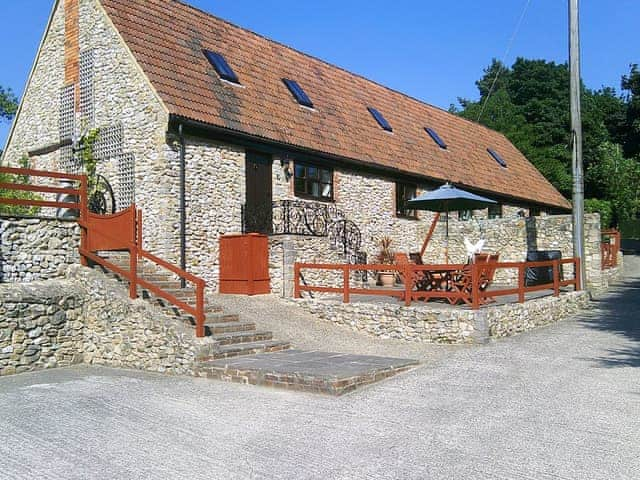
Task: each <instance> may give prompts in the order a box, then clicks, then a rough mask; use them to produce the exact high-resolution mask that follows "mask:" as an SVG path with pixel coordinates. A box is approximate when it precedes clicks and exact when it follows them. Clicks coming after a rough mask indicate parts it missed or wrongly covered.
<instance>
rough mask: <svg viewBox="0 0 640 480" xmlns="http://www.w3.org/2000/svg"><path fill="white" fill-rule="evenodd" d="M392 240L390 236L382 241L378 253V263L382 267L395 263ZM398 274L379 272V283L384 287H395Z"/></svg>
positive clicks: (385, 271) (390, 271) (386, 271)
mask: <svg viewBox="0 0 640 480" xmlns="http://www.w3.org/2000/svg"><path fill="white" fill-rule="evenodd" d="M391 242H392V240H391V238H390V237H388V236H385V237H382V238H381V239H380V252H378V257H377V259H378V263H379V264H382V265H393V264H394V263H395V259H394V252H393V250H392V249H391ZM395 279H396V273H395V271H393V270H381V271H380V272H378V283H379V284H381V285H382V286H383V287H393V284H394V283H395Z"/></svg>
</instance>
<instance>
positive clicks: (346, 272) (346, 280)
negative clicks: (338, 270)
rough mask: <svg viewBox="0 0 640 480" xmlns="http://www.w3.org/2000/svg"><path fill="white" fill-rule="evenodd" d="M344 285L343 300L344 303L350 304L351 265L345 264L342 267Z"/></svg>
mask: <svg viewBox="0 0 640 480" xmlns="http://www.w3.org/2000/svg"><path fill="white" fill-rule="evenodd" d="M342 283H343V286H342V288H343V298H342V301H343V302H344V303H349V300H350V298H349V264H348V263H345V264H344V265H343V266H342Z"/></svg>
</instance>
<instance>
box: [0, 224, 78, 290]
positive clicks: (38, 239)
mask: <svg viewBox="0 0 640 480" xmlns="http://www.w3.org/2000/svg"><path fill="white" fill-rule="evenodd" d="M79 246H80V227H78V224H77V223H76V222H75V221H69V220H60V219H54V218H10V217H0V283H2V282H13V283H25V282H33V281H36V280H47V279H51V278H59V277H63V276H64V275H65V272H66V270H67V268H68V267H69V265H72V264H77V263H79V261H80V257H79V253H78V247H79Z"/></svg>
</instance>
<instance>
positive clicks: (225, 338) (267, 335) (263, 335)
mask: <svg viewBox="0 0 640 480" xmlns="http://www.w3.org/2000/svg"><path fill="white" fill-rule="evenodd" d="M213 339H214V340H215V341H216V342H218V344H219V345H236V344H239V343H244V344H247V343H257V342H265V341H268V340H273V333H271V332H266V331H265V332H259V331H255V330H253V331H249V332H227V333H218V334H215V335H213Z"/></svg>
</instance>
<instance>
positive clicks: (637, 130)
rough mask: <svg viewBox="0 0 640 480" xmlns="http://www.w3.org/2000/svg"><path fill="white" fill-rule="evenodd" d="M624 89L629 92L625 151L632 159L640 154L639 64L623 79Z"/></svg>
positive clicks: (634, 65) (627, 97)
mask: <svg viewBox="0 0 640 480" xmlns="http://www.w3.org/2000/svg"><path fill="white" fill-rule="evenodd" d="M622 89H623V90H624V91H626V92H627V93H626V101H627V122H626V128H627V138H626V142H625V144H624V150H625V154H626V155H627V156H628V157H632V156H635V155H638V154H640V70H638V65H637V64H633V65H631V71H630V72H629V75H624V76H623V77H622Z"/></svg>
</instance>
